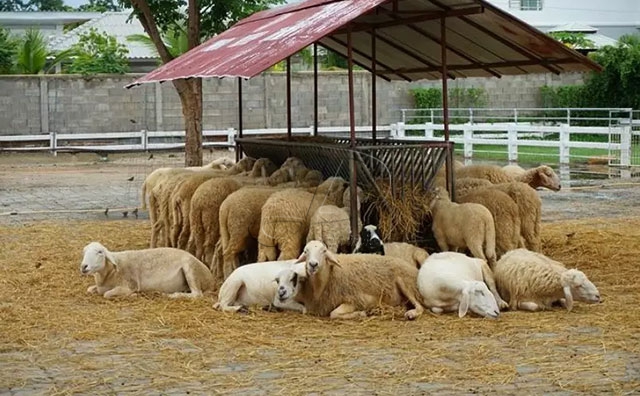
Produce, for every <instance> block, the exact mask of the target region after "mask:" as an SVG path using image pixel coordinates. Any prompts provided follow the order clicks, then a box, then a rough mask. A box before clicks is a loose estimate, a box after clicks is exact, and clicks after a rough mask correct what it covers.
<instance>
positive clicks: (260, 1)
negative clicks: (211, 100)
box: [119, 0, 284, 166]
mask: <svg viewBox="0 0 640 396" xmlns="http://www.w3.org/2000/svg"><path fill="white" fill-rule="evenodd" d="M119 1H120V2H121V4H122V5H124V6H125V7H130V8H133V10H134V14H135V16H136V17H137V18H138V19H139V20H140V23H141V24H142V27H143V28H144V30H145V32H146V33H147V35H148V36H149V38H150V39H151V40H152V41H153V43H154V44H155V46H156V49H157V51H158V54H159V55H160V59H161V60H162V62H164V63H167V62H169V61H171V60H172V59H173V58H174V56H173V55H172V54H171V52H170V51H169V49H168V48H167V46H166V44H165V42H164V40H163V34H162V33H163V32H168V31H169V30H170V29H171V28H172V27H173V26H175V23H176V21H184V6H185V0H119ZM283 1H284V0H225V1H221V0H188V3H187V4H186V5H187V21H186V23H185V24H184V26H186V30H187V46H188V48H189V49H192V48H195V47H196V46H198V45H199V44H200V41H201V40H202V39H204V38H207V37H211V36H213V35H215V34H217V33H220V32H222V31H224V30H226V29H227V28H228V27H229V26H231V25H232V24H234V23H235V22H237V21H238V20H240V19H242V18H244V17H245V16H248V15H250V14H252V13H254V12H256V11H259V10H262V9H264V8H266V7H267V6H268V5H270V4H279V3H282V2H283ZM173 85H174V87H175V88H176V90H177V91H178V96H179V97H180V102H181V104H182V115H183V118H184V122H185V133H186V139H185V164H186V166H198V165H202V80H201V79H200V78H192V79H189V80H184V79H180V80H174V81H173Z"/></svg>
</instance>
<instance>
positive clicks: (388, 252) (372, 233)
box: [353, 224, 429, 269]
mask: <svg viewBox="0 0 640 396" xmlns="http://www.w3.org/2000/svg"><path fill="white" fill-rule="evenodd" d="M377 230H378V228H377V227H376V226H374V225H372V224H369V225H366V226H365V227H364V228H363V229H362V230H361V231H360V237H359V238H358V244H357V245H356V247H355V249H354V250H353V252H354V253H372V254H379V255H381V256H390V257H396V258H399V259H402V260H404V261H406V262H407V263H408V264H410V265H412V266H415V267H416V268H418V269H420V267H421V266H422V263H423V262H424V260H426V259H427V257H429V253H427V251H426V250H424V249H422V248H420V247H418V246H414V245H412V244H410V243H406V242H387V243H383V242H382V238H380V236H379V235H378V233H377Z"/></svg>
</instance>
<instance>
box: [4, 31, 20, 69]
mask: <svg viewBox="0 0 640 396" xmlns="http://www.w3.org/2000/svg"><path fill="white" fill-rule="evenodd" d="M17 49H18V42H17V40H16V39H14V38H13V37H11V35H10V34H9V31H8V30H7V29H5V28H3V27H1V26H0V74H10V73H11V72H12V71H13V68H14V63H15V57H16V51H17Z"/></svg>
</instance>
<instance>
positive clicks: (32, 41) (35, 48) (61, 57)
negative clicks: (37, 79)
mask: <svg viewBox="0 0 640 396" xmlns="http://www.w3.org/2000/svg"><path fill="white" fill-rule="evenodd" d="M72 55H73V51H71V50H67V51H60V52H54V51H50V50H48V49H47V44H46V41H45V39H44V37H43V36H42V33H40V31H39V30H37V29H29V30H27V31H26V32H25V35H24V37H22V38H21V39H20V40H19V41H18V48H17V54H16V71H17V72H18V73H20V74H40V73H46V72H48V71H49V70H51V69H52V68H53V67H55V66H56V65H58V64H59V63H61V62H63V61H65V60H67V59H70V58H71V56H72Z"/></svg>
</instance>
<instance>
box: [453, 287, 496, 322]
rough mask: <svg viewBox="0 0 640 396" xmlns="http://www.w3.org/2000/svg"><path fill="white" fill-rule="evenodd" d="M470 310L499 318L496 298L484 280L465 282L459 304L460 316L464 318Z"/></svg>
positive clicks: (481, 314)
mask: <svg viewBox="0 0 640 396" xmlns="http://www.w3.org/2000/svg"><path fill="white" fill-rule="evenodd" d="M469 310H471V312H473V313H475V314H478V315H480V316H484V317H488V318H497V317H498V316H499V315H500V309H499V308H498V303H497V302H496V298H495V297H494V296H493V294H492V293H491V291H489V288H488V287H487V285H486V284H485V283H484V282H480V281H467V282H465V285H464V288H463V289H462V294H461V296H460V303H459V305H458V316H459V317H461V318H462V317H463V316H465V315H466V314H467V312H468V311H469Z"/></svg>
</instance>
